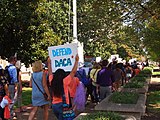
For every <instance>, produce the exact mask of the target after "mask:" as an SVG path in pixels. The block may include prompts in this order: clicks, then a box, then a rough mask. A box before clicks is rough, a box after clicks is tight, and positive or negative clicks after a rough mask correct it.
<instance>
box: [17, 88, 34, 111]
mask: <svg viewBox="0 0 160 120" xmlns="http://www.w3.org/2000/svg"><path fill="white" fill-rule="evenodd" d="M31 94H32V88H30V87H23V91H22V106H26V105H30V104H31V103H32V99H31ZM14 107H15V108H17V104H15V106H14Z"/></svg>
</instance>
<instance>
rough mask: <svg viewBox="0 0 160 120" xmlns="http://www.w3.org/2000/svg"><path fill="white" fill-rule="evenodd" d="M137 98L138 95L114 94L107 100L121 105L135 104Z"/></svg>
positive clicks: (129, 93) (127, 93) (128, 93)
mask: <svg viewBox="0 0 160 120" xmlns="http://www.w3.org/2000/svg"><path fill="white" fill-rule="evenodd" d="M138 98H139V95H138V93H132V92H114V93H113V94H112V95H111V97H110V98H109V101H110V102H113V103H121V104H136V103H137V100H138Z"/></svg>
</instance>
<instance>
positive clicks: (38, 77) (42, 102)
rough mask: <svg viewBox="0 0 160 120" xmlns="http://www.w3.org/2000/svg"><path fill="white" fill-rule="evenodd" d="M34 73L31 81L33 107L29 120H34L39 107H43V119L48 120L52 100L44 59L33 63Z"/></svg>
mask: <svg viewBox="0 0 160 120" xmlns="http://www.w3.org/2000/svg"><path fill="white" fill-rule="evenodd" d="M32 70H33V73H32V77H31V81H30V86H31V87H32V106H33V109H32V111H31V112H30V114H29V118H28V120H33V119H34V116H35V114H36V112H37V110H38V108H39V107H42V108H43V110H44V112H43V120H48V115H49V112H48V109H49V102H50V93H49V90H48V87H47V81H46V73H45V72H43V66H42V61H40V60H38V61H35V62H34V63H33V67H32ZM42 92H43V93H46V94H47V98H46V99H45V98H44V95H43V93H42Z"/></svg>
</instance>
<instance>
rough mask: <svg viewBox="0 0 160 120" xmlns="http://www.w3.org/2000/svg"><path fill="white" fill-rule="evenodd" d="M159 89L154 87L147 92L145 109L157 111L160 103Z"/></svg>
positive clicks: (159, 109)
mask: <svg viewBox="0 0 160 120" xmlns="http://www.w3.org/2000/svg"><path fill="white" fill-rule="evenodd" d="M159 100H160V91H159V90H158V91H157V89H154V91H152V92H149V93H148V96H147V109H149V110H156V111H157V112H159V111H160V108H159V107H158V106H159V105H160V101H159Z"/></svg>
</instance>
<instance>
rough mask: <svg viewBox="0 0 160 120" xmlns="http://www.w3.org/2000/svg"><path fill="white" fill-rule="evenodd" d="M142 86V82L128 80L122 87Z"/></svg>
mask: <svg viewBox="0 0 160 120" xmlns="http://www.w3.org/2000/svg"><path fill="white" fill-rule="evenodd" d="M143 86H144V83H143V82H129V83H127V84H125V85H124V88H142V87H143Z"/></svg>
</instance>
